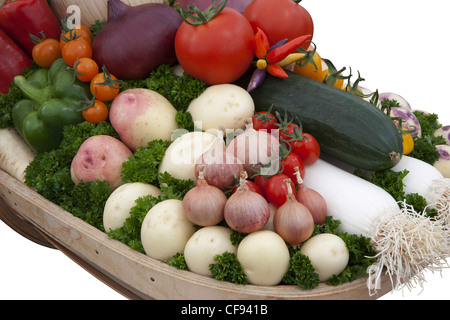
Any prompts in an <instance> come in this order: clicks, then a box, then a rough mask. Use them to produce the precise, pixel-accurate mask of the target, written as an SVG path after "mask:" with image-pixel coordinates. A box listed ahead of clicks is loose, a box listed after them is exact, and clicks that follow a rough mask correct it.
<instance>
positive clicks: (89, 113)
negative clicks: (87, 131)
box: [82, 100, 109, 124]
mask: <svg viewBox="0 0 450 320" xmlns="http://www.w3.org/2000/svg"><path fill="white" fill-rule="evenodd" d="M108 113H109V110H108V107H107V106H106V104H105V103H104V102H103V101H100V100H95V103H94V105H93V106H92V107H90V108H87V109H85V110H83V111H82V114H83V118H84V119H85V120H86V121H88V122H91V123H94V124H98V123H100V122H102V121H105V120H106V119H108Z"/></svg>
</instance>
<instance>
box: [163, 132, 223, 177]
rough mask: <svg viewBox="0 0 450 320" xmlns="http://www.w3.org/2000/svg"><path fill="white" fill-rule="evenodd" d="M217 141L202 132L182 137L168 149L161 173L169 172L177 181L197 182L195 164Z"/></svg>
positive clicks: (210, 135)
mask: <svg viewBox="0 0 450 320" xmlns="http://www.w3.org/2000/svg"><path fill="white" fill-rule="evenodd" d="M215 140H216V136H214V135H212V134H210V133H206V132H200V131H196V132H190V133H186V134H184V135H182V136H181V137H179V138H178V139H176V140H175V141H174V142H172V144H171V145H170V146H169V148H167V150H166V153H165V155H164V158H163V160H162V161H161V164H160V165H159V169H158V170H159V172H160V173H164V172H168V173H170V174H171V175H172V177H174V178H177V179H182V180H192V181H194V182H195V181H197V177H196V176H195V162H196V161H197V159H198V158H199V157H200V156H201V155H202V154H203V153H204V152H206V151H207V150H208V149H210V148H211V147H212V146H213V145H214V142H215Z"/></svg>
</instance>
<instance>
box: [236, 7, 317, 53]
mask: <svg viewBox="0 0 450 320" xmlns="http://www.w3.org/2000/svg"><path fill="white" fill-rule="evenodd" d="M244 16H245V17H247V19H248V20H249V21H250V24H251V25H252V27H253V31H254V32H255V33H256V30H257V29H256V28H257V27H259V28H261V29H262V30H264V32H265V33H266V34H267V37H268V38H269V42H270V44H271V45H274V44H276V43H277V42H279V41H280V40H283V39H285V38H287V39H288V40H292V39H295V38H297V37H300V36H303V35H308V34H310V35H311V36H313V33H314V24H313V21H312V18H311V15H310V14H309V12H308V11H307V10H306V9H305V8H303V7H302V6H300V5H299V4H297V3H296V2H295V1H292V0H253V1H252V2H251V3H250V4H249V5H248V6H247V8H246V9H245V10H244ZM308 46H309V42H306V43H305V44H304V45H302V47H303V48H305V49H306V48H308Z"/></svg>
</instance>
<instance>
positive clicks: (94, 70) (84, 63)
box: [74, 58, 99, 82]
mask: <svg viewBox="0 0 450 320" xmlns="http://www.w3.org/2000/svg"><path fill="white" fill-rule="evenodd" d="M74 67H75V70H76V71H77V78H78V80H80V81H83V82H91V80H92V79H93V78H94V76H96V75H97V74H98V73H99V69H98V65H97V62H95V61H94V60H93V59H91V58H81V59H80V60H79V61H78V62H76V65H75V66H74Z"/></svg>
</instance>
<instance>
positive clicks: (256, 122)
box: [252, 111, 278, 133]
mask: <svg viewBox="0 0 450 320" xmlns="http://www.w3.org/2000/svg"><path fill="white" fill-rule="evenodd" d="M252 123H253V129H255V130H266V131H267V132H268V133H270V132H271V130H277V129H278V126H277V125H276V123H278V120H277V118H276V117H275V116H274V115H273V114H272V113H270V112H269V111H261V112H257V113H255V115H254V116H253V117H252Z"/></svg>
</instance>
